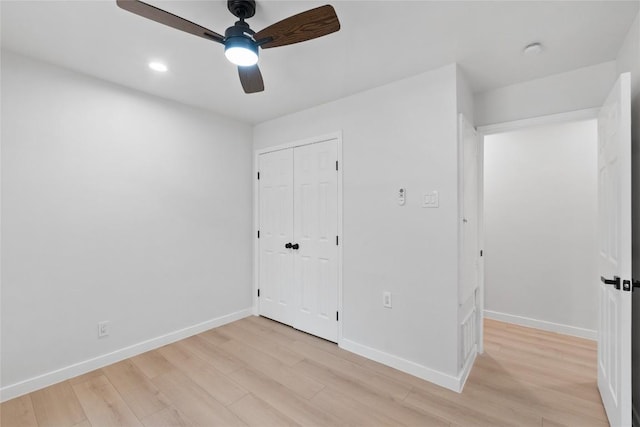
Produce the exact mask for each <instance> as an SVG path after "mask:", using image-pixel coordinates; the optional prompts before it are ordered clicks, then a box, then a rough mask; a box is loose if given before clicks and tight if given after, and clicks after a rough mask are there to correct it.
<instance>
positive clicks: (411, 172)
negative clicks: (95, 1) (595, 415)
mask: <svg viewBox="0 0 640 427" xmlns="http://www.w3.org/2000/svg"><path fill="white" fill-rule="evenodd" d="M338 130H342V132H343V174H344V175H343V188H344V236H343V239H342V240H341V241H342V242H343V254H344V272H343V285H344V286H343V287H344V291H343V308H344V311H343V313H342V315H341V319H342V321H343V334H344V340H343V342H342V345H343V346H345V348H348V349H350V350H352V351H357V352H360V353H363V354H367V355H368V356H369V357H374V358H377V359H378V360H384V361H385V363H396V365H395V366H397V367H400V368H402V369H405V370H406V369H407V368H408V367H409V366H412V367H413V368H415V369H414V371H413V372H414V373H415V374H417V375H420V376H423V377H427V378H429V379H430V380H432V381H440V382H441V383H442V382H446V381H448V380H451V379H452V378H453V376H456V375H457V372H458V369H457V366H456V364H457V363H456V362H457V331H456V326H457V310H456V307H457V305H456V304H457V277H456V271H457V243H456V242H457V240H456V239H457V167H456V165H457V143H456V67H455V65H450V66H447V67H444V68H440V69H438V70H435V71H431V72H428V73H424V74H421V75H418V76H415V77H412V78H409V79H405V80H401V81H398V82H395V83H392V84H389V85H386V86H382V87H379V88H376V89H372V90H369V91H366V92H363V93H359V94H356V95H353V96H350V97H348V98H344V99H341V100H338V101H335V102H331V103H328V104H325V105H321V106H318V107H315V108H312V109H309V110H305V111H301V112H298V113H295V114H292V115H288V116H285V117H282V118H278V119H275V120H271V121H267V122H264V123H261V124H259V125H257V126H256V127H255V129H254V148H256V149H259V148H264V147H269V146H274V145H278V144H282V143H286V142H291V141H296V140H301V139H305V138H308V137H312V136H316V135H323V134H327V133H330V132H335V131H338ZM400 187H405V188H406V189H407V202H406V205H405V206H398V204H397V203H396V192H397V189H398V188H400ZM432 190H438V191H439V192H440V207H439V208H438V209H425V208H422V207H421V193H423V192H427V191H432ZM383 291H391V292H392V294H393V308H392V309H385V308H383V306H382V292H383ZM404 362H409V363H404ZM400 365H402V366H400Z"/></svg>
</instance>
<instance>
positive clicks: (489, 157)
mask: <svg viewBox="0 0 640 427" xmlns="http://www.w3.org/2000/svg"><path fill="white" fill-rule="evenodd" d="M484 214H485V216H484V221H485V246H484V248H485V298H486V299H485V308H486V310H488V311H489V312H494V313H489V317H497V318H503V319H505V320H510V321H514V322H523V320H524V319H522V318H528V319H535V320H536V321H538V322H540V321H541V322H550V323H553V324H556V326H554V325H548V324H547V325H545V324H535V323H534V324H532V326H537V327H542V328H551V329H553V328H556V330H557V331H558V332H565V333H573V334H578V335H583V336H591V338H595V329H596V328H597V283H596V282H594V281H593V278H594V277H597V276H598V271H597V262H596V260H597V259H596V253H597V235H596V224H597V122H596V120H587V121H580V122H570V123H563V124H555V125H548V126H541V127H535V128H530V129H523V130H518V131H512V132H507V133H502V134H496V135H488V136H486V137H485V149H484ZM496 313H497V314H496ZM500 315H503V316H502V317H500ZM504 315H508V316H513V317H512V318H508V317H504ZM525 323H526V322H525ZM584 330H587V331H584ZM589 331H591V332H589ZM585 334H586V335H585Z"/></svg>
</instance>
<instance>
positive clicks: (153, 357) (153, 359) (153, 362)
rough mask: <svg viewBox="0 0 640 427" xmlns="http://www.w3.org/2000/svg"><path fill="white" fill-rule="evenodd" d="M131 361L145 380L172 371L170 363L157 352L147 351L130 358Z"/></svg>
mask: <svg viewBox="0 0 640 427" xmlns="http://www.w3.org/2000/svg"><path fill="white" fill-rule="evenodd" d="M131 361H132V362H133V363H134V364H135V365H136V366H137V367H138V369H140V372H142V373H143V374H145V375H146V377H147V378H149V379H153V378H155V377H157V376H158V375H162V374H165V373H167V372H169V371H170V370H172V369H174V368H173V366H172V365H171V363H169V362H167V360H166V359H165V358H164V357H163V356H162V355H161V354H160V352H158V350H151V351H147V352H146V353H142V354H139V355H137V356H134V357H132V358H131Z"/></svg>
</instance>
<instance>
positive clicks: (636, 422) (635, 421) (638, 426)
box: [631, 405, 640, 427]
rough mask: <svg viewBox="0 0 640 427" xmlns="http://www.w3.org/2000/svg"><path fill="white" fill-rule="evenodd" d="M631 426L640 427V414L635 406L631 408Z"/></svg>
mask: <svg viewBox="0 0 640 427" xmlns="http://www.w3.org/2000/svg"><path fill="white" fill-rule="evenodd" d="M631 424H632V425H633V427H640V412H638V410H637V409H636V407H635V406H633V405H632V406H631Z"/></svg>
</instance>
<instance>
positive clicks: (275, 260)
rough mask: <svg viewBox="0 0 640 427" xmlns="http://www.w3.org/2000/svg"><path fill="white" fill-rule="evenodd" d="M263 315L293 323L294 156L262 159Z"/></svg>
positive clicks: (283, 154)
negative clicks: (291, 246) (288, 245)
mask: <svg viewBox="0 0 640 427" xmlns="http://www.w3.org/2000/svg"><path fill="white" fill-rule="evenodd" d="M259 189H260V207H259V209H260V225H259V227H260V228H259V230H260V239H259V247H260V251H259V257H260V269H259V271H260V273H259V275H260V314H261V315H263V316H266V317H269V318H272V319H275V320H278V321H280V322H283V323H287V324H290V323H291V322H292V321H293V317H294V313H295V311H294V309H293V306H292V304H293V300H294V295H293V292H294V291H293V257H292V253H291V249H289V248H287V247H286V246H287V244H288V243H289V242H291V241H292V240H293V228H292V224H293V152H292V151H291V150H280V151H273V152H271V153H266V154H263V155H261V156H260V180H259Z"/></svg>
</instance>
